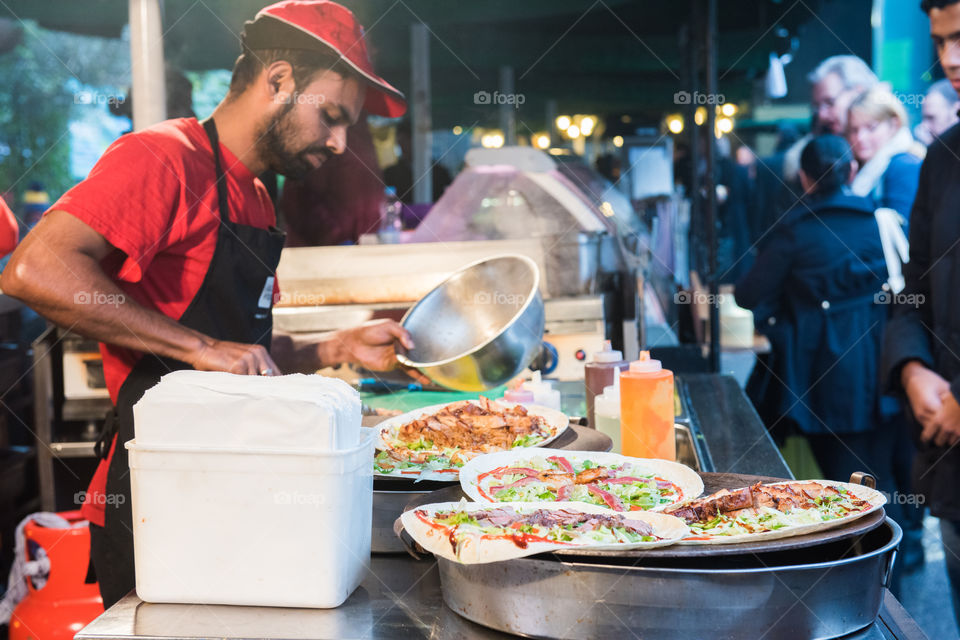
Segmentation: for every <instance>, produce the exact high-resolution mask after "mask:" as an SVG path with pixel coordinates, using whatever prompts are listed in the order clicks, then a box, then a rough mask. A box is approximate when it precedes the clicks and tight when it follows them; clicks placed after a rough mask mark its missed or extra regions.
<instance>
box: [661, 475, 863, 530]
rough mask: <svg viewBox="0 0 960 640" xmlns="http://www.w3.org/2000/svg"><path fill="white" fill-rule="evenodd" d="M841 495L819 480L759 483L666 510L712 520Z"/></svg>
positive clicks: (691, 521)
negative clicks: (817, 481)
mask: <svg viewBox="0 0 960 640" xmlns="http://www.w3.org/2000/svg"><path fill="white" fill-rule="evenodd" d="M839 495H840V492H839V491H837V489H836V488H835V487H825V486H823V485H821V484H817V483H816V482H794V483H790V484H779V485H763V484H760V483H759V482H758V483H757V484H755V485H753V486H751V487H745V488H743V489H735V490H733V491H730V490H728V489H721V490H720V491H717V492H716V493H714V494H712V495H709V496H706V497H705V498H700V499H699V500H693V501H692V502H687V503H685V504H679V505H675V506H672V507H670V508H668V509H665V510H664V513H667V514H670V515H672V516H677V517H678V518H681V519H683V520H685V521H686V522H687V523H688V524H694V523H697V522H709V521H710V520H713V519H714V518H716V517H717V515H718V514H721V513H722V514H724V515H727V516H731V517H737V516H738V515H740V514H752V513H756V512H755V511H754V510H755V509H758V508H760V507H771V508H773V509H776V510H778V511H792V510H794V509H812V508H814V507H816V506H817V504H816V502H815V501H816V499H817V498H823V497H825V496H839ZM861 502H862V501H861Z"/></svg>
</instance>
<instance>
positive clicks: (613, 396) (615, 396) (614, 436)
mask: <svg viewBox="0 0 960 640" xmlns="http://www.w3.org/2000/svg"><path fill="white" fill-rule="evenodd" d="M593 414H594V416H595V417H596V422H597V427H596V428H597V431H599V432H600V433H602V434H604V435H607V436H610V439H611V440H613V448H612V449H610V451H611V452H613V453H621V443H620V372H619V371H617V374H616V375H615V376H614V377H613V384H612V385H610V386H609V387H604V388H603V393H602V394H600V395H598V396H597V397H596V398H595V399H594V401H593Z"/></svg>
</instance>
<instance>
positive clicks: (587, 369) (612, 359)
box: [583, 340, 630, 429]
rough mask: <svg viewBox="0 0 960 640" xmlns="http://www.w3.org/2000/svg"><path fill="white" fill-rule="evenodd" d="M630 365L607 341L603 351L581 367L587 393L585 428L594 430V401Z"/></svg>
mask: <svg viewBox="0 0 960 640" xmlns="http://www.w3.org/2000/svg"><path fill="white" fill-rule="evenodd" d="M629 366H630V363H629V362H627V361H626V360H624V359H623V354H622V353H620V352H619V351H615V350H614V348H613V345H612V344H610V341H609V340H604V341H603V349H602V350H601V351H597V352H596V353H594V354H593V356H592V358H591V360H590V362H588V363H587V364H585V365H584V367H583V378H584V383H585V384H586V391H587V426H588V427H590V428H591V429H595V428H596V423H595V421H594V417H595V416H594V407H593V403H594V399H595V398H596V397H597V396H598V395H600V394H601V393H603V390H604V389H605V388H606V387H609V386H610V385H612V384H613V381H614V379H615V378H616V374H617V373H618V372H620V371H622V370H624V369H626V368H627V367H629Z"/></svg>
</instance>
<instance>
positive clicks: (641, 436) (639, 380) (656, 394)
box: [620, 351, 677, 460]
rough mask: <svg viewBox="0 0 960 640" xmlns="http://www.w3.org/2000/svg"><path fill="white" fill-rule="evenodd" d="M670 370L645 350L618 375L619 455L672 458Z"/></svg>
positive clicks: (674, 453)
mask: <svg viewBox="0 0 960 640" xmlns="http://www.w3.org/2000/svg"><path fill="white" fill-rule="evenodd" d="M673 423H674V405H673V372H672V371H668V370H666V369H664V368H663V366H662V365H661V364H660V361H659V360H651V359H650V352H649V351H641V352H640V359H639V360H637V361H635V362H631V363H630V369H629V370H628V371H624V372H623V373H622V374H620V438H621V442H622V447H623V454H624V455H627V456H633V457H637V458H661V459H664V460H676V458H677V441H676V437H675V435H674V432H673Z"/></svg>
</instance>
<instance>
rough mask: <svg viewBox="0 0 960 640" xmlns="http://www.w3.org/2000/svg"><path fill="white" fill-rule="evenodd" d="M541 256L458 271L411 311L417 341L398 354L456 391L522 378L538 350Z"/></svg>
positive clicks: (490, 261) (494, 260) (498, 259)
mask: <svg viewBox="0 0 960 640" xmlns="http://www.w3.org/2000/svg"><path fill="white" fill-rule="evenodd" d="M539 286H540V270H539V269H538V268H537V264H536V262H534V261H533V260H531V259H530V258H527V257H525V256H520V255H502V256H495V257H491V258H485V259H483V260H479V261H477V262H474V263H472V264H469V265H467V266H466V267H464V268H462V269H460V270H459V271H457V272H456V273H454V274H453V275H451V276H450V277H449V278H447V279H446V280H445V281H444V282H442V283H441V284H440V285H439V286H437V287H436V288H435V289H434V290H433V291H431V292H430V293H428V294H427V295H426V296H424V297H423V298H422V299H421V300H420V301H419V302H417V304H416V305H414V306H413V308H412V309H410V310H409V311H408V312H407V313H406V315H405V316H404V317H403V320H401V324H403V326H404V327H406V329H407V330H408V331H409V332H410V334H411V335H412V336H413V341H414V343H415V345H416V346H415V347H414V348H413V349H410V350H409V351H407V350H405V349H403V348H400V347H398V353H397V360H399V361H400V363H401V364H403V365H406V366H409V367H415V368H417V369H419V370H420V371H421V372H423V374H424V375H426V376H427V377H428V378H430V379H431V380H433V381H434V382H436V383H437V384H441V385H443V386H445V387H449V388H451V389H457V390H459V391H484V390H486V389H492V388H493V387H496V386H499V385H501V384H503V383H505V382H507V381H508V380H510V379H511V378H514V377H515V376H517V375H518V374H519V373H520V372H521V371H523V369H524V367H526V366H527V365H528V364H530V362H531V361H532V360H533V358H534V357H535V356H536V355H537V354H538V353H539V352H540V348H541V343H542V341H543V322H544V314H543V297H542V296H541V295H540V289H539Z"/></svg>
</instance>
